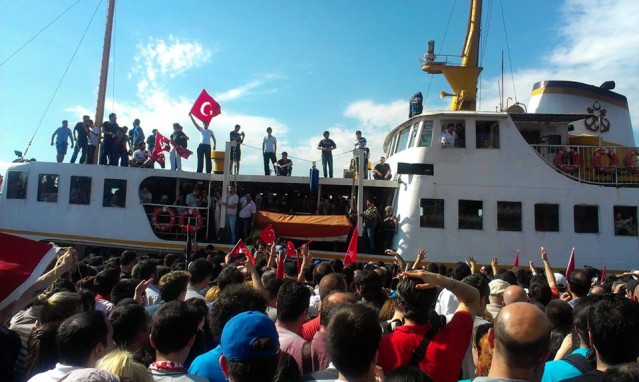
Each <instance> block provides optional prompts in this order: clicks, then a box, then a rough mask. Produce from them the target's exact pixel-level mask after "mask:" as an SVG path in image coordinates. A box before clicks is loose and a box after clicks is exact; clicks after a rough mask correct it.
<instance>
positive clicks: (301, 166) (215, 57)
mask: <svg viewBox="0 0 639 382" xmlns="http://www.w3.org/2000/svg"><path fill="white" fill-rule="evenodd" d="M73 3H75V0H64V1H62V0H31V1H29V2H24V1H8V0H3V1H0V63H1V62H3V61H4V60H5V59H6V58H7V57H8V56H9V55H11V54H12V53H13V52H14V51H16V49H18V48H19V47H20V46H22V44H23V43H24V42H26V41H27V40H29V39H30V38H32V37H33V36H34V35H35V34H36V33H37V32H38V31H39V30H40V29H42V28H43V27H44V26H45V25H47V24H48V23H50V22H51V21H52V20H53V19H54V18H56V17H57V16H59V15H60V14H61V13H62V12H63V11H64V10H65V9H67V8H68V7H70V6H71V5H72V4H73ZM96 9H97V13H96V14H95V18H94V19H93V21H92V23H91V24H90V26H89V29H88V32H87V34H86V36H85V37H84V40H83V42H82V44H81V45H80V46H79V48H78V51H77V55H76V56H75V58H74V60H73V62H72V63H71V66H70V68H69V71H68V73H67V75H66V77H65V79H64V80H63V82H62V84H61V86H60V89H59V90H58V93H57V95H56V97H55V98H54V100H53V102H52V104H51V106H50V108H49V110H48V112H47V113H46V115H45V114H44V111H45V108H46V106H47V104H48V102H49V100H50V99H51V96H52V94H53V92H54V91H55V88H56V86H57V84H58V82H59V81H60V79H61V77H62V75H63V73H64V70H65V68H66V66H67V64H68V62H69V60H70V59H71V56H72V55H73V52H74V50H75V49H76V47H77V46H78V43H79V41H80V38H81V37H82V34H83V32H84V30H85V28H86V27H87V25H88V24H89V21H90V20H91V17H92V15H93V13H94V11H95V10H96ZM502 9H503V13H504V15H505V19H506V20H505V28H504V21H503V20H502V13H501V12H502ZM34 10H37V11H34ZM467 13H468V1H432V0H431V1H427V0H422V1H415V0H404V1H401V2H399V1H396V2H391V1H381V0H368V1H363V0H351V1H344V0H335V1H307V0H296V1H292V0H278V1H275V0H274V1H212V0H209V1H204V0H182V1H177V0H161V1H160V0H155V1H151V0H138V1H131V0H127V1H122V0H119V1H118V2H117V4H116V26H115V34H114V40H113V44H114V45H113V49H112V55H111V71H110V73H109V87H108V91H107V97H108V100H107V104H106V113H107V114H108V113H109V112H112V111H113V112H116V113H117V114H118V119H119V123H120V125H121V126H122V125H127V126H131V123H132V121H133V119H134V118H140V119H141V121H142V124H141V125H142V127H143V128H144V130H145V132H146V133H150V131H151V129H153V128H158V129H159V130H160V132H162V133H164V134H165V135H168V134H170V132H171V125H172V123H173V122H179V123H181V124H182V125H183V126H184V127H185V132H186V134H187V135H189V136H190V137H191V140H190V148H192V149H194V148H195V146H197V139H198V133H197V131H196V130H195V128H194V127H193V126H192V124H191V122H190V120H189V118H188V111H189V110H190V106H191V105H192V102H193V101H194V100H195V98H196V97H197V95H198V94H199V92H200V91H201V89H202V88H206V89H207V90H208V91H209V93H211V94H212V95H213V96H214V97H215V98H216V99H217V100H218V102H219V103H220V104H221V106H222V115H220V116H218V117H216V118H215V119H214V120H213V123H212V125H213V129H214V131H215V134H216V136H217V138H218V142H223V141H225V140H227V139H228V134H229V131H230V130H231V129H232V127H233V126H234V125H235V124H236V123H239V124H241V125H242V127H243V131H245V132H246V140H245V143H247V144H248V145H250V146H260V145H261V140H262V137H263V136H264V135H265V132H264V131H265V129H266V127H268V126H271V127H272V128H273V130H274V133H273V134H274V135H275V136H276V137H277V138H278V140H279V144H280V146H279V147H280V149H279V150H278V151H279V152H281V151H282V149H284V150H287V151H288V152H289V154H290V155H291V156H293V160H294V163H295V167H294V175H295V174H297V175H303V174H307V171H308V168H309V163H307V162H303V161H302V160H301V159H296V158H303V159H318V160H319V158H320V155H319V151H318V150H316V149H315V147H316V146H317V142H318V141H319V140H320V139H321V134H322V132H323V131H324V130H329V131H331V135H332V136H331V137H332V138H333V139H334V140H335V141H336V143H337V145H338V149H337V150H336V153H342V152H344V151H346V150H347V149H349V148H350V147H351V143H352V141H353V140H354V136H353V133H354V131H355V130H358V129H360V130H362V131H363V132H364V136H366V137H367V138H368V140H369V146H371V150H372V151H373V155H374V156H376V155H377V154H376V153H381V144H382V142H383V139H384V136H385V134H386V132H388V131H389V130H390V129H392V128H393V127H394V126H395V125H397V124H399V123H401V122H402V121H403V120H404V119H405V118H406V117H407V112H408V100H409V98H410V96H411V95H412V94H413V93H414V92H415V91H421V92H422V93H423V94H424V96H425V105H424V106H425V107H424V108H425V109H426V110H433V109H446V108H447V107H448V101H447V100H444V101H442V100H440V99H439V97H438V94H439V91H440V90H449V87H448V86H447V84H446V83H445V81H444V79H443V78H442V77H440V76H431V75H428V74H425V73H423V72H421V70H420V66H419V61H418V60H419V58H420V57H421V56H422V55H423V53H424V52H425V50H426V44H427V41H428V40H431V39H433V40H436V44H437V45H436V52H439V53H442V54H459V52H460V50H461V46H462V43H463V35H464V34H465V32H466V19H467V17H468V15H467ZM637 14H639V2H637V1H636V0H617V1H613V0H600V1H594V0H564V1H550V0H540V1H529V2H522V1H503V2H500V1H495V0H493V1H488V0H484V19H483V21H484V23H483V24H484V26H483V37H484V38H485V40H483V41H486V44H485V45H484V46H483V47H482V49H481V51H482V57H481V60H482V65H483V66H484V72H483V74H482V77H481V85H480V86H481V100H480V102H481V109H482V110H495V107H496V106H497V105H498V98H497V80H498V78H499V65H500V57H501V51H502V50H503V51H504V52H505V53H504V54H505V57H506V59H508V51H507V45H506V40H505V33H506V32H507V34H508V43H509V44H510V57H511V59H512V68H513V76H514V85H513V82H511V80H510V74H509V72H507V73H506V82H505V88H506V97H513V98H516V99H517V100H519V101H521V102H524V103H527V102H528V99H529V93H530V89H531V88H532V84H533V83H534V82H536V81H540V80H548V79H562V80H577V81H584V82H587V83H591V84H595V85H599V84H600V83H602V82H603V81H606V80H616V82H617V88H616V91H617V92H619V93H622V94H624V95H626V96H627V97H628V99H629V103H630V108H631V112H632V118H633V120H634V121H635V125H636V123H637V120H638V118H639V114H638V112H637V109H638V107H637V100H638V98H639V70H637V68H638V67H639V55H637V54H636V50H637V47H638V46H639V26H638V25H637V23H636V21H635V19H636V15H637ZM105 15H106V0H104V1H102V2H101V3H100V0H81V1H80V2H79V3H78V4H77V5H75V6H73V7H72V8H71V9H70V10H69V11H68V12H67V13H66V14H64V15H63V16H62V17H60V18H59V19H58V20H57V21H56V22H55V23H54V24H52V25H51V26H50V27H49V28H48V29H47V30H45V31H44V32H43V33H42V34H41V35H39V36H38V37H36V38H35V39H34V40H33V41H32V42H31V43H30V44H28V45H27V46H26V47H24V49H22V50H21V51H20V52H18V53H17V54H15V56H13V57H12V58H11V59H10V60H8V61H7V62H5V63H4V64H1V65H0V126H2V128H1V129H0V140H1V141H2V142H3V145H2V146H3V149H2V150H0V169H1V170H3V169H4V168H6V166H7V164H8V163H9V162H10V161H11V160H12V159H13V157H14V155H13V150H22V151H24V149H25V148H26V146H27V143H28V142H29V140H30V139H31V137H32V136H33V135H34V133H35V138H34V140H33V144H32V146H31V147H30V149H29V152H28V154H27V156H28V157H35V158H37V159H38V160H41V161H53V160H55V149H54V148H53V147H51V146H50V145H49V143H50V137H51V134H52V133H53V131H54V129H55V128H56V127H58V126H59V125H60V121H61V120H63V119H68V120H69V121H70V125H71V126H73V125H74V124H75V122H76V121H79V120H80V118H81V116H82V115H83V114H89V115H92V116H93V115H95V103H96V94H97V84H98V75H99V69H100V55H101V49H102V37H103V33H104V21H105V18H106V16H105ZM449 18H450V24H449V25H448V29H447V24H448V21H449ZM505 31H506V32H505ZM444 37H445V39H444ZM508 68H509V63H508V62H506V69H507V70H508ZM513 89H514V90H515V91H516V93H515V91H514V90H513ZM633 106H634V108H633ZM43 115H44V119H43V121H42V124H41V126H40V127H39V129H38V130H37V133H36V128H37V126H38V124H39V122H40V120H41V119H42V118H43ZM636 135H637V134H636ZM220 146H221V145H220ZM218 147H219V146H218ZM243 155H244V158H243V162H242V171H241V172H242V173H254V174H259V173H260V171H261V153H260V151H258V150H255V149H252V148H251V147H246V148H245V149H244V150H243ZM69 157H70V155H67V157H66V161H68V160H69ZM348 159H349V155H342V156H341V157H338V158H336V166H335V167H336V172H337V173H341V170H340V169H341V168H344V167H345V166H346V161H347V160H348ZM195 162H196V161H195V158H191V159H189V160H188V161H185V162H183V163H184V167H185V168H186V169H187V170H193V169H194V168H195V164H196V163H195Z"/></svg>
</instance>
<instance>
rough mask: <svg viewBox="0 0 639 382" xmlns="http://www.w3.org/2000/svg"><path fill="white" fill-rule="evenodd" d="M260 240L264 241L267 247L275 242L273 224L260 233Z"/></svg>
mask: <svg viewBox="0 0 639 382" xmlns="http://www.w3.org/2000/svg"><path fill="white" fill-rule="evenodd" d="M260 239H262V241H263V242H264V243H265V244H266V245H269V244H271V243H272V242H274V241H275V230H274V229H273V225H272V224H269V225H267V226H266V228H264V229H263V230H261V231H260Z"/></svg>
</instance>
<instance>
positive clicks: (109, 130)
mask: <svg viewBox="0 0 639 382" xmlns="http://www.w3.org/2000/svg"><path fill="white" fill-rule="evenodd" d="M118 131H120V126H118V117H117V116H116V115H115V113H111V114H109V120H108V121H106V122H104V123H103V124H102V135H103V136H104V139H103V141H102V148H101V150H100V164H108V165H110V166H117V165H118V159H120V156H119V154H120V152H119V151H118V145H117V142H116V139H115V136H116V134H117V133H118Z"/></svg>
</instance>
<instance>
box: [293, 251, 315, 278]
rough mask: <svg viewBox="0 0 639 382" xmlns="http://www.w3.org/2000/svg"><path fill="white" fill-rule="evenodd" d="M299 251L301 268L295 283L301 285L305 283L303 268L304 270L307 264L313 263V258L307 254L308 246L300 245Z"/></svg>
mask: <svg viewBox="0 0 639 382" xmlns="http://www.w3.org/2000/svg"><path fill="white" fill-rule="evenodd" d="M299 250H300V252H301V253H302V266H301V267H300V271H299V273H298V274H297V281H299V282H301V283H303V282H305V281H306V280H305V279H304V268H306V266H307V265H308V264H311V263H312V262H313V256H311V254H310V253H309V252H308V245H306V244H304V245H302V247H300V249H299Z"/></svg>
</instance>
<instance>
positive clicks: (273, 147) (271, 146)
mask: <svg viewBox="0 0 639 382" xmlns="http://www.w3.org/2000/svg"><path fill="white" fill-rule="evenodd" d="M272 132H273V129H271V128H270V127H267V128H266V136H265V137H264V141H263V142H262V155H263V156H264V175H271V164H273V165H275V162H276V161H277V139H276V138H275V137H274V136H273V135H271V133H272ZM269 161H270V162H271V164H269ZM273 170H275V167H273Z"/></svg>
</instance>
